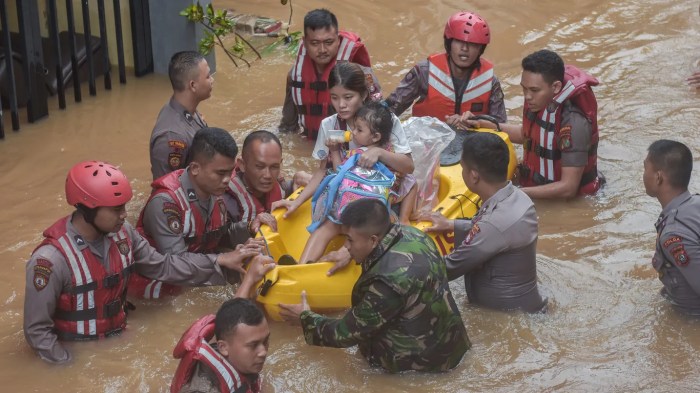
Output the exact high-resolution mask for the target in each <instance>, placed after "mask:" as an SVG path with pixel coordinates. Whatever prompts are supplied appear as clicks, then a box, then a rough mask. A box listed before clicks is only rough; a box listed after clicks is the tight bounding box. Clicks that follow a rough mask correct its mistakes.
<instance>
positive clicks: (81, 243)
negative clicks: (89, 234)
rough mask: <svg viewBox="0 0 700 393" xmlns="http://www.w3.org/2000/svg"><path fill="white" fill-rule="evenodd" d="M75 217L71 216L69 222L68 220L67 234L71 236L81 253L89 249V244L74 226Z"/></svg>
mask: <svg viewBox="0 0 700 393" xmlns="http://www.w3.org/2000/svg"><path fill="white" fill-rule="evenodd" d="M72 220H73V216H72V215H71V216H70V217H68V220H66V233H67V234H68V236H70V238H71V240H73V243H75V245H76V246H77V247H78V250H79V251H83V250H84V249H86V248H88V246H89V245H88V242H87V240H85V239H84V238H83V236H82V235H81V234H80V232H78V229H77V228H76V227H75V225H73V221H72Z"/></svg>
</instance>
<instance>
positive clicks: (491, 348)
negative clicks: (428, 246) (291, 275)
mask: <svg viewBox="0 0 700 393" xmlns="http://www.w3.org/2000/svg"><path fill="white" fill-rule="evenodd" d="M216 3H217V5H218V6H227V7H232V8H233V7H235V8H237V10H239V11H241V12H257V13H261V14H265V15H269V16H273V17H277V18H282V19H285V18H286V17H287V14H286V8H284V7H281V6H279V5H278V3H277V2H269V4H267V3H266V4H260V2H254V1H235V2H234V1H219V2H216ZM297 3H299V4H297ZM562 4H565V3H563V2H560V1H553V0H547V1H529V0H528V1H520V2H512V1H505V0H492V1H474V2H470V3H469V4H468V5H466V4H465V3H464V2H461V1H418V0H407V1H402V2H391V3H387V2H377V1H366V0H357V1H353V2H328V3H322V2H319V1H313V2H312V1H304V2H301V1H299V2H295V3H294V5H295V18H294V22H295V24H296V26H300V24H301V22H302V17H303V15H304V13H305V12H306V11H308V10H310V9H313V8H316V7H318V6H324V5H325V6H327V7H329V8H331V9H332V10H333V11H334V12H335V13H336V14H337V15H338V16H339V19H340V23H341V28H347V29H349V30H352V31H356V32H358V33H360V35H361V36H362V37H363V40H364V41H365V42H366V44H367V46H368V47H369V49H370V52H371V54H372V56H373V63H374V64H375V68H376V70H377V74H378V76H379V78H380V80H381V82H382V85H383V86H384V88H385V91H387V92H390V91H391V90H392V89H393V88H394V87H395V86H396V84H397V83H398V81H399V80H400V78H401V77H402V76H403V75H404V74H405V72H406V71H407V70H408V69H410V67H411V66H412V65H413V64H414V63H415V62H416V61H418V60H420V59H422V58H425V56H426V55H427V54H429V53H431V52H434V51H436V50H439V49H440V47H441V46H442V40H441V37H440V36H441V34H442V28H443V24H444V21H445V20H446V19H447V17H448V16H449V15H450V14H451V13H452V12H454V11H455V10H457V9H459V8H461V7H463V6H469V7H471V8H472V9H474V10H477V11H479V12H480V13H481V14H482V15H483V16H484V17H485V18H486V19H487V20H488V21H489V23H490V25H491V28H492V31H493V37H494V43H493V44H492V45H490V46H489V48H488V50H487V52H486V56H487V57H488V58H490V59H491V60H493V61H494V62H495V64H496V71H497V75H498V76H499V78H500V79H501V81H502V83H503V87H504V90H505V93H506V97H507V99H506V105H507V107H508V110H509V115H510V116H511V118H512V119H513V120H514V121H517V120H519V117H520V111H521V110H522V108H521V103H522V97H521V91H520V87H519V82H520V68H519V64H520V60H521V58H522V57H523V56H524V55H526V54H528V53H530V52H532V51H534V50H537V49H540V48H543V47H548V48H550V49H554V50H557V51H559V53H560V54H561V55H562V56H563V57H564V58H565V60H567V61H570V62H573V63H576V64H577V65H579V66H580V67H582V68H584V69H587V70H589V71H590V72H591V73H592V74H594V75H595V76H596V77H598V78H599V79H600V81H601V85H600V86H599V87H598V88H597V89H596V94H597V96H598V98H599V105H600V115H599V123H600V125H601V132H602V142H601V147H600V149H599V154H600V164H599V165H600V168H601V169H602V170H603V171H604V173H605V175H606V176H607V178H608V185H607V186H606V188H605V189H604V190H603V192H601V193H600V195H598V196H597V197H596V198H587V199H580V200H577V201H574V202H571V203H548V204H547V203H543V202H538V203H537V210H538V213H539V215H540V241H539V248H538V252H539V259H538V260H539V269H538V270H539V279H540V283H541V285H542V291H543V292H544V293H545V294H546V295H547V296H548V297H549V299H550V312H549V314H547V315H536V316H525V315H521V314H506V313H501V312H495V311H488V310H482V309H478V308H475V307H472V306H470V305H468V304H467V301H466V296H465V294H464V289H463V287H462V285H461V283H460V281H459V280H458V281H456V282H455V283H454V284H453V285H452V288H453V290H454V292H455V297H456V299H457V302H458V304H459V305H460V309H461V311H462V316H463V318H464V320H465V323H466V324H467V329H468V331H469V336H470V338H471V339H472V342H473V343H474V347H473V349H472V350H471V351H469V352H468V354H467V355H466V357H465V358H464V361H463V362H462V364H461V365H460V366H459V367H458V368H457V369H456V370H454V371H452V372H450V373H447V374H440V375H425V374H415V373H407V374H403V375H398V376H397V375H385V374H383V373H381V372H378V371H376V370H371V369H369V368H368V367H367V365H366V363H365V361H364V360H363V359H362V358H361V357H360V356H359V354H357V353H356V352H357V351H356V350H355V349H349V350H340V349H327V348H317V347H310V346H307V345H306V344H305V343H304V341H303V339H302V338H301V335H300V334H299V330H298V328H295V327H289V326H287V325H283V324H273V325H272V339H271V345H270V355H269V358H268V361H267V364H266V367H265V370H264V375H265V380H266V386H267V389H268V390H274V391H279V392H281V391H296V392H321V391H357V390H370V391H387V392H408V391H495V392H506V391H508V392H510V391H513V390H516V389H517V390H518V391H522V392H541V391H546V392H548V391H572V392H588V391H603V392H608V391H610V392H617V391H643V392H675V391H694V390H697V387H698V386H700V378H699V377H698V373H697V370H698V367H697V364H698V363H699V362H700V356H699V355H698V353H699V352H698V350H699V349H700V323H699V322H698V321H692V320H687V319H685V318H683V317H680V316H679V315H678V314H677V313H675V312H674V311H673V310H672V309H671V308H670V307H669V305H668V304H666V303H665V302H664V301H663V300H662V299H661V298H660V296H659V295H658V289H659V288H660V286H661V284H660V282H658V280H657V279H656V275H655V272H654V271H653V270H652V269H651V267H650V266H649V259H650V258H651V256H652V252H653V242H654V236H655V234H654V232H653V222H654V221H655V220H656V216H657V215H658V213H659V211H660V207H659V206H658V204H657V203H656V201H655V200H653V199H651V198H649V197H647V196H646V195H644V191H643V186H642V183H641V171H642V160H643V158H644V156H645V155H646V152H645V150H646V147H647V146H648V145H649V143H651V142H652V141H653V140H655V139H658V138H662V137H668V138H675V139H679V140H681V141H683V142H685V143H687V144H688V145H689V146H690V147H691V150H692V151H693V154H694V155H695V157H700V149H698V146H699V144H698V143H697V142H696V139H697V137H698V130H697V124H698V120H700V109H698V108H700V106H699V105H698V103H699V102H700V96H699V95H698V94H697V93H696V92H695V91H692V90H691V89H689V88H688V87H686V86H685V85H684V79H685V77H686V76H687V75H688V74H689V73H690V71H691V68H692V65H693V63H694V62H695V61H696V60H697V58H698V56H697V54H698V44H697V42H698V38H700V35H699V34H698V32H697V26H698V25H699V24H700V16H698V4H697V2H693V1H680V0H673V1H660V0H657V1H613V2H605V1H594V0H588V1H577V2H575V3H573V2H572V3H568V5H567V6H566V7H567V8H566V10H560V7H561V6H562ZM219 58H220V59H222V56H219ZM292 61H293V60H292V58H288V57H285V56H284V55H281V54H280V55H275V56H272V57H268V58H266V59H265V60H263V61H262V62H258V63H256V64H255V66H254V67H253V68H251V69H237V70H233V69H232V68H231V67H230V66H229V65H228V63H226V62H225V60H220V63H219V71H218V72H217V74H216V87H215V90H214V97H213V98H212V99H210V100H209V101H207V102H205V103H204V104H203V105H202V107H201V109H202V111H203V112H204V113H205V115H206V116H207V121H208V122H209V124H212V125H217V126H222V127H224V128H227V129H230V130H231V131H233V132H234V133H235V135H236V138H237V140H238V141H239V142H241V141H242V138H243V136H244V135H245V133H246V132H248V131H250V130H253V129H258V128H269V127H274V126H275V125H276V124H277V121H278V119H279V116H280V113H281V110H280V105H281V103H282V94H283V93H282V92H283V89H284V80H285V74H286V72H287V71H288V69H289V67H290V65H291V63H292ZM168 95H169V88H168V82H167V80H166V78H164V77H162V76H148V77H146V78H142V79H136V78H131V79H130V80H129V84H127V85H126V86H116V88H115V90H114V91H113V92H111V93H103V92H100V94H99V95H98V96H97V97H96V98H88V99H85V100H84V101H83V103H81V104H80V105H79V106H76V105H74V104H71V103H70V102H72V101H69V109H68V111H66V112H59V111H57V110H54V111H52V112H51V116H50V118H49V119H48V120H44V121H42V122H40V123H39V124H37V125H31V126H30V125H25V126H23V128H22V131H21V133H19V134H16V135H15V134H12V135H9V136H8V138H7V141H5V142H4V143H3V144H2V150H3V158H2V159H1V160H0V173H2V174H3V175H2V177H0V184H1V185H2V189H3V190H4V191H5V192H4V193H3V194H2V200H3V202H4V203H3V205H4V206H6V208H5V209H4V211H3V214H2V217H3V219H2V222H3V225H2V228H0V231H1V232H0V233H1V235H2V236H1V237H0V239H2V240H0V255H2V261H3V262H4V266H5V270H4V274H3V275H2V276H0V304H3V307H2V308H0V322H2V323H0V325H1V327H0V347H1V348H2V349H3V353H5V354H6V355H5V356H4V357H3V358H2V359H1V360H0V381H2V382H3V389H2V390H3V391H28V390H32V391H78V392H93V391H105V392H124V391H143V392H146V391H166V390H167V386H168V384H169V381H170V378H171V376H172V373H173V371H174V370H175V368H176V366H177V363H176V361H175V360H174V359H172V358H171V350H172V348H173V346H174V344H175V343H176V341H177V340H178V338H179V336H180V335H181V334H182V332H183V331H184V329H185V328H186V327H187V326H188V325H189V323H190V322H191V321H193V320H194V319H196V318H198V317H199V316H201V315H203V314H205V313H210V312H214V311H215V310H216V309H217V307H218V305H219V304H220V303H221V302H222V301H223V300H224V299H226V298H227V297H229V296H231V294H232V290H231V289H230V288H229V289H221V288H218V289H195V290H191V291H190V292H188V293H187V294H186V295H184V296H181V297H179V298H177V299H174V300H169V301H164V302H161V303H143V304H140V305H139V307H138V310H137V311H136V312H134V313H132V314H131V315H130V317H129V330H128V331H127V332H126V333H125V334H123V335H122V336H121V337H119V338H114V339H109V340H105V341H103V342H99V343H79V344H68V346H69V347H70V348H71V349H72V350H73V354H74V358H75V361H74V362H73V364H72V365H70V366H67V367H51V366H47V365H44V364H43V363H42V362H41V361H39V360H38V359H36V358H35V357H34V356H33V354H32V353H31V352H30V350H29V349H28V347H27V345H26V344H25V342H24V338H23V334H22V322H21V320H22V319H21V318H22V307H23V291H24V261H25V260H26V258H27V256H28V255H29V253H30V252H31V251H32V249H33V247H34V246H35V244H37V243H38V242H39V240H40V239H41V231H42V230H43V229H44V228H46V227H47V226H48V225H50V224H51V223H52V222H53V221H54V220H55V219H57V218H58V217H60V216H61V215H62V214H66V213H68V212H69V208H68V207H66V206H65V202H64V200H63V196H62V189H63V181H64V179H65V173H66V171H67V170H68V168H69V167H70V166H71V165H72V164H73V163H75V162H77V161H79V160H84V159H90V158H99V159H105V160H108V161H111V162H113V163H115V164H119V165H122V167H123V169H124V170H125V172H126V173H127V174H128V175H129V176H130V178H131V179H132V183H133V185H134V188H135V189H136V196H135V198H134V201H133V202H132V203H131V204H130V206H129V213H130V215H131V217H132V222H133V221H134V220H135V218H134V217H136V216H137V214H138V211H139V209H140V208H141V206H143V203H144V202H145V199H146V196H147V194H148V191H149V179H150V172H149V167H148V147H147V140H148V136H149V135H150V130H151V127H152V125H153V121H154V119H155V116H156V114H157V112H158V109H159V108H160V107H161V106H162V104H163V103H164V102H165V101H166V99H167V96H168ZM53 105H54V106H55V104H53ZM283 142H284V143H285V154H284V160H285V166H286V169H285V170H286V171H287V172H288V173H291V172H292V168H295V169H308V168H310V165H311V164H312V162H311V160H310V159H309V158H308V155H309V152H310V150H311V144H310V143H309V142H307V141H305V140H303V139H301V138H299V137H297V136H288V135H285V136H283ZM694 175H695V178H694V179H693V181H692V184H691V189H692V190H694V191H697V190H699V189H700V187H699V186H700V176H699V175H698V174H697V171H696V173H695V174H694Z"/></svg>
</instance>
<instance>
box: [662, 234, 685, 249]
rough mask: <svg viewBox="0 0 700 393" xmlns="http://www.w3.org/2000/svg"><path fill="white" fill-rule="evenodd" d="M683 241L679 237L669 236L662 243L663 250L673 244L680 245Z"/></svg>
mask: <svg viewBox="0 0 700 393" xmlns="http://www.w3.org/2000/svg"><path fill="white" fill-rule="evenodd" d="M682 240H683V239H682V238H681V237H680V236H671V237H669V238H668V239H666V241H665V242H664V248H668V246H670V245H671V244H673V243H680V242H681V241H682Z"/></svg>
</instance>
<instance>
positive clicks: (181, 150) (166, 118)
mask: <svg viewBox="0 0 700 393" xmlns="http://www.w3.org/2000/svg"><path fill="white" fill-rule="evenodd" d="M206 126H207V123H206V122H204V119H203V118H202V115H201V114H200V113H199V112H195V113H189V112H188V111H187V109H185V107H184V106H182V105H180V103H179V102H177V101H176V100H175V98H174V97H171V98H170V101H169V102H168V103H167V104H165V105H164V106H163V108H162V109H161V110H160V113H159V114H158V119H157V120H156V125H155V126H154V127H153V132H152V133H151V142H150V154H151V174H152V175H153V180H155V179H157V178H159V177H161V176H163V175H166V174H168V173H170V172H172V171H174V170H177V169H181V168H185V167H186V166H187V160H188V156H187V155H188V153H189V149H190V147H191V145H192V139H194V134H195V133H196V132H197V130H199V129H201V128H204V127H206Z"/></svg>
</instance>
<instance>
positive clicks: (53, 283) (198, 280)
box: [24, 220, 227, 363]
mask: <svg viewBox="0 0 700 393" xmlns="http://www.w3.org/2000/svg"><path fill="white" fill-rule="evenodd" d="M124 229H125V230H126V232H127V234H128V236H129V238H130V239H131V241H132V253H133V257H134V263H135V267H136V272H138V273H139V274H141V275H143V276H146V277H149V278H153V279H158V280H162V281H165V282H168V283H172V284H177V285H189V286H204V285H225V284H226V283H227V280H226V276H225V273H224V272H223V271H222V270H221V268H220V267H219V265H217V264H216V255H204V254H189V253H184V254H182V255H180V256H176V255H171V254H165V255H163V254H160V253H158V251H156V250H155V249H154V248H153V247H151V246H150V245H149V244H148V241H146V239H144V238H143V237H142V236H141V235H140V234H139V233H138V232H136V230H135V229H134V228H133V227H132V226H131V225H129V224H128V223H124ZM66 230H67V233H68V234H69V235H70V236H71V237H75V236H80V234H79V233H78V231H77V229H76V228H75V227H74V226H73V224H72V223H71V221H70V220H69V221H68V222H67V224H66ZM110 243H111V240H110V239H108V238H107V237H101V238H99V239H97V240H96V241H94V242H83V243H82V245H79V246H78V252H81V251H83V250H84V249H85V248H88V247H89V248H90V251H91V252H92V253H94V254H95V255H96V256H97V258H98V259H99V260H100V261H101V262H102V264H103V266H104V267H105V269H107V271H108V272H110V273H116V272H112V271H111V270H110V269H109V266H110V261H109V259H108V255H106V256H103V255H105V254H106V252H105V250H108V249H109V247H110ZM38 261H39V264H38V265H39V266H37V262H38ZM47 262H48V263H47ZM47 266H48V267H47ZM37 269H39V270H40V272H41V274H42V277H44V279H45V283H44V282H42V284H43V285H44V286H39V287H37V286H36V285H35V284H36V283H35V278H36V277H35V276H36V271H37ZM71 277H72V276H71V269H70V267H69V266H68V263H67V262H66V259H65V258H64V257H63V254H62V253H61V252H60V251H59V250H58V249H56V247H54V246H52V245H45V246H42V247H39V248H38V249H37V250H36V251H35V252H34V253H33V254H32V256H31V258H30V259H29V262H28V263H27V266H26V289H25V297H24V336H25V338H26V340H27V343H29V346H31V347H32V348H33V349H34V350H35V351H37V353H38V354H39V356H40V357H41V358H42V359H44V360H46V361H47V362H50V363H64V362H67V361H69V360H70V359H71V355H70V353H69V352H68V351H67V350H66V349H65V348H63V346H62V345H61V343H60V342H59V341H58V337H57V335H56V333H55V331H54V323H53V319H52V317H53V315H54V312H55V311H56V304H57V302H58V298H59V296H60V295H61V294H62V293H66V292H68V291H70V290H71V288H72V286H73V283H72V278H71ZM124 291H126V287H125V288H124Z"/></svg>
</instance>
